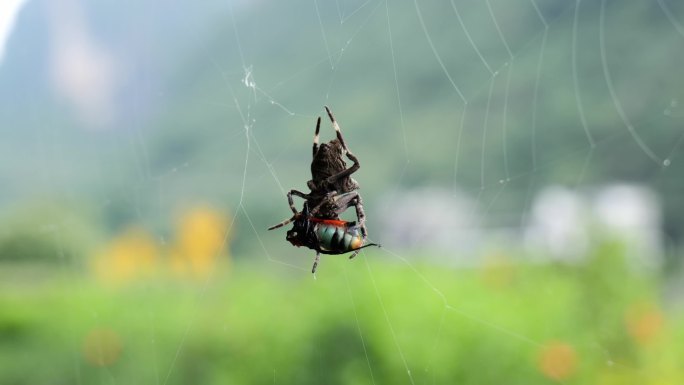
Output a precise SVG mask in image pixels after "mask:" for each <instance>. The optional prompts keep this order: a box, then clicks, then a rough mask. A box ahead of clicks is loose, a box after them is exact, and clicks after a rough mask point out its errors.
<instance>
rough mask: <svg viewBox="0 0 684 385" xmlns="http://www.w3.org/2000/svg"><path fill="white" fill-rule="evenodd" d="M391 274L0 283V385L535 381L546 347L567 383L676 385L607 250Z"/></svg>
mask: <svg viewBox="0 0 684 385" xmlns="http://www.w3.org/2000/svg"><path fill="white" fill-rule="evenodd" d="M364 259H368V260H369V261H373V262H367V261H365V260H364ZM395 262H397V261H395V260H383V259H382V255H381V254H375V255H373V254H370V253H365V254H364V255H362V256H360V257H359V258H358V259H357V260H354V261H353V262H349V261H348V260H345V259H342V258H338V259H335V258H334V257H332V258H330V257H327V258H325V259H324V260H323V261H322V265H321V269H320V271H319V273H318V278H317V279H315V280H314V279H312V278H311V277H310V276H309V275H308V274H304V273H299V272H297V274H292V271H291V270H290V269H284V270H282V272H281V273H275V272H271V273H264V271H263V270H256V266H254V265H249V266H237V267H236V268H235V270H234V271H232V272H217V273H216V274H215V275H214V276H213V277H212V278H211V279H210V280H209V281H208V282H206V285H205V284H201V285H191V284H185V283H183V284H179V283H178V282H177V281H166V280H161V279H159V280H155V281H150V282H146V283H144V284H143V285H141V286H128V287H117V288H113V287H103V286H101V285H100V284H98V283H97V282H93V281H91V280H88V279H86V278H78V279H76V280H74V279H73V277H72V278H71V279H68V280H67V279H65V280H63V281H61V282H58V283H54V284H52V286H51V287H50V288H49V290H40V291H36V290H30V289H29V287H16V286H12V287H4V288H3V290H2V293H3V294H2V296H0V339H2V341H3V345H2V348H0V382H2V383H10V384H35V383H53V384H62V383H63V384H70V383H74V382H77V381H80V382H81V383H110V382H111V383H168V384H191V383H192V384H195V383H202V384H223V383H231V384H254V383H297V384H321V383H326V384H358V383H375V384H400V383H409V382H410V380H411V379H412V380H413V382H414V383H439V384H442V383H460V384H483V383H506V384H546V383H549V381H550V380H549V378H547V377H546V376H545V375H544V374H543V373H542V369H541V364H540V362H541V361H540V360H541V359H540V355H542V354H543V352H544V349H545V347H546V346H547V345H548V344H549V343H551V344H552V343H553V342H554V341H560V342H561V343H562V344H565V345H567V346H569V347H570V348H569V349H571V351H572V353H573V354H574V358H573V360H575V361H576V362H575V363H574V364H573V366H572V370H571V371H570V372H569V374H567V375H566V377H565V378H563V381H564V382H565V383H593V382H596V381H598V380H599V379H607V380H606V381H616V379H624V378H627V379H629V380H628V382H622V383H630V382H629V381H637V382H635V383H647V382H648V381H656V380H663V381H666V380H667V381H673V382H677V381H682V380H683V379H684V373H683V372H681V370H680V369H677V366H676V365H674V364H675V363H676V357H681V356H682V354H684V351H682V346H681V344H678V343H676V342H675V341H676V339H675V338H673V337H674V336H676V335H681V334H682V333H684V323H683V322H682V320H681V319H679V320H677V319H676V318H674V316H670V317H668V322H667V324H666V325H660V328H659V329H657V330H656V333H655V334H653V335H651V336H650V337H649V338H650V339H648V340H643V339H642V340H638V339H635V338H634V336H633V335H632V334H631V333H630V331H629V329H628V327H627V326H626V325H627V323H626V321H625V319H626V318H625V317H626V314H629V311H630V310H629V309H631V307H632V306H633V305H634V304H635V303H643V302H644V301H646V302H648V303H653V304H655V305H654V306H656V308H657V303H658V300H657V299H656V295H657V294H656V292H655V287H654V284H653V281H652V279H649V278H647V277H643V276H641V275H637V274H635V273H634V272H632V271H630V270H629V269H628V268H627V266H626V265H625V262H624V259H623V258H622V252H621V251H620V248H619V247H613V246H606V247H600V248H597V249H596V250H595V251H594V253H593V254H592V256H591V257H590V260H589V261H588V262H587V263H586V264H583V265H574V266H563V265H547V266H527V265H521V264H515V263H512V262H510V261H509V262H505V261H504V262H501V263H499V264H493V265H491V266H489V265H488V266H485V267H483V268H478V269H453V268H438V267H435V266H428V265H406V264H403V263H402V264H397V263H395ZM658 311H660V310H658ZM103 330H104V331H105V332H102V331H103ZM112 335H113V336H114V337H111V336H112ZM93 336H96V337H97V338H95V337H93ZM647 337H648V336H647ZM93 339H94V340H93ZM93 341H94V342H93ZM93 346H94V347H93ZM93 352H94V353H93ZM93 355H94V356H93ZM98 357H100V358H99V359H98ZM104 361H107V362H108V363H107V364H106V365H105V366H100V364H98V362H104ZM668 363H669V364H668ZM668 365H669V366H668ZM409 377H410V378H409ZM167 380H168V381H167ZM609 383H610V382H609Z"/></svg>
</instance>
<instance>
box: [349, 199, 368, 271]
mask: <svg viewBox="0 0 684 385" xmlns="http://www.w3.org/2000/svg"><path fill="white" fill-rule="evenodd" d="M350 206H354V207H355V208H356V218H357V219H358V222H359V227H361V236H363V240H364V241H365V240H366V237H368V230H366V213H365V212H364V211H363V200H361V195H359V194H358V193H357V194H356V199H354V200H353V201H352V202H351V204H350ZM354 256H356V254H354ZM354 256H352V257H351V258H353V257H354Z"/></svg>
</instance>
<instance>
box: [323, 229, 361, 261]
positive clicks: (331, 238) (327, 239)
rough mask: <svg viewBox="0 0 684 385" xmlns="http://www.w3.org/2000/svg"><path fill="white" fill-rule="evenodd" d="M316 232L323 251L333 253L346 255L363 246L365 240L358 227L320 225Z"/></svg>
mask: <svg viewBox="0 0 684 385" xmlns="http://www.w3.org/2000/svg"><path fill="white" fill-rule="evenodd" d="M315 232H316V236H317V237H318V241H319V244H320V247H321V249H323V250H325V251H328V252H331V253H340V254H341V253H346V252H349V251H354V250H356V249H358V248H360V247H361V246H363V238H362V237H361V234H360V232H359V229H358V228H357V227H344V226H339V225H335V224H329V223H318V224H317V225H316V229H315Z"/></svg>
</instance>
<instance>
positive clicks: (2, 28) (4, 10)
mask: <svg viewBox="0 0 684 385" xmlns="http://www.w3.org/2000/svg"><path fill="white" fill-rule="evenodd" d="M24 2H25V0H2V1H0V63H2V59H3V57H4V55H5V44H6V43H7V39H8V38H9V35H10V33H12V27H13V26H14V19H15V18H16V16H17V13H18V12H19V9H20V8H21V5H22V4H24Z"/></svg>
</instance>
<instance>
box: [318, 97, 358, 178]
mask: <svg viewBox="0 0 684 385" xmlns="http://www.w3.org/2000/svg"><path fill="white" fill-rule="evenodd" d="M325 111H326V112H327V113H328V117H329V118H330V121H331V122H332V124H333V128H334V129H335V134H336V135H337V140H338V141H339V142H340V144H341V145H342V148H343V149H344V152H345V154H346V155H347V158H349V160H351V161H352V162H354V164H353V165H352V166H351V167H349V168H348V169H346V170H344V171H342V172H340V173H338V174H336V175H332V176H330V177H328V182H329V183H333V182H334V181H336V180H339V179H342V178H345V177H348V176H349V175H351V174H353V173H355V172H356V170H358V169H359V168H361V165H360V164H359V159H358V158H357V157H356V155H354V154H352V153H351V151H349V148H347V145H346V143H344V138H343V137H342V131H341V130H340V125H339V124H337V121H336V120H335V117H334V116H333V114H332V112H331V111H330V108H328V106H325Z"/></svg>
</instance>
